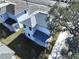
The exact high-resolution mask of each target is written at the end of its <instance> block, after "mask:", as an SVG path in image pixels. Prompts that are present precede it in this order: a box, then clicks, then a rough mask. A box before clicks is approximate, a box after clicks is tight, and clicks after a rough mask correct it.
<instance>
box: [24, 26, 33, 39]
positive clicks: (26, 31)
mask: <svg viewBox="0 0 79 59" xmlns="http://www.w3.org/2000/svg"><path fill="white" fill-rule="evenodd" d="M24 31H25V35H26V36H27V37H28V38H30V39H32V40H33V39H34V38H33V36H32V35H33V33H34V31H33V30H31V31H30V30H29V27H28V26H26V28H24ZM28 34H30V36H28Z"/></svg>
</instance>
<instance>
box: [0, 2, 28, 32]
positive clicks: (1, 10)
mask: <svg viewBox="0 0 79 59" xmlns="http://www.w3.org/2000/svg"><path fill="white" fill-rule="evenodd" d="M24 6H26V3H24V2H17V3H11V2H8V1H7V2H3V3H0V20H1V21H2V23H3V25H5V26H6V27H7V28H8V29H9V30H10V31H14V32H16V31H18V30H19V29H20V28H22V27H23V26H22V24H21V23H20V21H22V20H24V19H25V17H27V11H26V7H24Z"/></svg>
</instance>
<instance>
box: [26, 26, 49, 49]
mask: <svg viewBox="0 0 79 59" xmlns="http://www.w3.org/2000/svg"><path fill="white" fill-rule="evenodd" d="M24 31H25V35H26V37H28V38H29V39H31V40H32V41H34V42H36V43H37V44H38V45H40V46H43V47H46V48H47V47H48V45H47V43H45V42H42V41H40V40H38V39H35V38H34V37H33V34H34V31H33V30H32V31H30V30H29V28H28V27H27V28H25V29H24ZM28 33H29V34H30V36H28Z"/></svg>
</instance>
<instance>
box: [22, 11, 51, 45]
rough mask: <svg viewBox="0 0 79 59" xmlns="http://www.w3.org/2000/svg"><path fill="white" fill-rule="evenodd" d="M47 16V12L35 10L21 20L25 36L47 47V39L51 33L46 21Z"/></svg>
mask: <svg viewBox="0 0 79 59" xmlns="http://www.w3.org/2000/svg"><path fill="white" fill-rule="evenodd" d="M47 17H48V13H47V12H45V11H35V12H33V13H32V14H31V15H30V16H29V17H28V18H27V19H26V20H24V21H22V22H21V23H22V24H23V26H24V31H25V35H26V37H28V38H29V39H31V40H32V41H34V42H36V43H37V44H39V45H40V46H43V47H48V43H47V40H48V39H49V38H50V35H51V33H50V30H49V29H48V25H47V22H46V19H47Z"/></svg>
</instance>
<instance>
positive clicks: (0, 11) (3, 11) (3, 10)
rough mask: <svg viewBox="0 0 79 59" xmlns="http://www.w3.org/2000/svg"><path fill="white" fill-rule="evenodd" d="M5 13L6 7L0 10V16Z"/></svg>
mask: <svg viewBox="0 0 79 59" xmlns="http://www.w3.org/2000/svg"><path fill="white" fill-rule="evenodd" d="M4 13H6V7H2V8H0V15H1V14H4Z"/></svg>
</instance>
